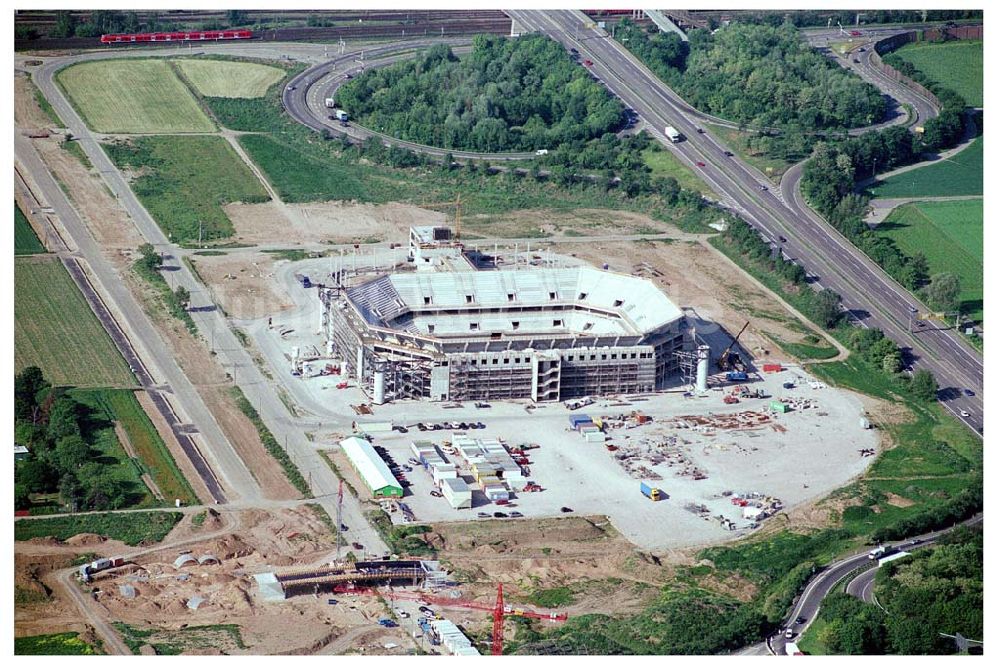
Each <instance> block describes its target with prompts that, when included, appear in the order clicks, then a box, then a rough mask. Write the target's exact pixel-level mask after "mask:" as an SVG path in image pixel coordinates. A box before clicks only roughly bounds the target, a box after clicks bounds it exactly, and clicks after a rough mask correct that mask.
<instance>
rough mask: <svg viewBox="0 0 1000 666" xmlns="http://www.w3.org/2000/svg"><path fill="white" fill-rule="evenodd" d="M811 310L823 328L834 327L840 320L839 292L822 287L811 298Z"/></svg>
mask: <svg viewBox="0 0 1000 666" xmlns="http://www.w3.org/2000/svg"><path fill="white" fill-rule="evenodd" d="M813 312H814V314H815V315H816V318H817V319H819V321H820V323H821V324H822V325H823V326H824V327H825V328H834V327H835V326H836V325H837V322H839V321H840V294H838V293H837V292H835V291H833V290H830V289H823V290H822V291H820V292H819V293H817V294H816V297H815V299H814V300H813Z"/></svg>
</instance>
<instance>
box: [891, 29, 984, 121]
mask: <svg viewBox="0 0 1000 666" xmlns="http://www.w3.org/2000/svg"><path fill="white" fill-rule="evenodd" d="M896 55H898V56H899V57H900V58H902V59H903V60H906V61H907V62H910V63H913V66H914V67H916V68H917V69H919V70H920V71H921V72H923V73H924V74H926V75H927V76H928V77H930V78H931V79H933V80H934V81H936V82H937V83H938V84H939V85H941V86H942V87H944V88H949V89H951V90H954V91H955V92H957V93H958V94H959V95H961V96H962V98H963V99H964V100H965V103H966V104H968V105H969V106H982V105H983V43H982V42H974V41H955V42H946V43H944V44H930V43H927V42H922V43H917V44H907V45H906V46H904V47H903V48H901V49H899V50H898V51H896Z"/></svg>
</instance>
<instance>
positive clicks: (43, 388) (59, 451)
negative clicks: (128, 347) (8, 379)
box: [14, 366, 138, 511]
mask: <svg viewBox="0 0 1000 666" xmlns="http://www.w3.org/2000/svg"><path fill="white" fill-rule="evenodd" d="M106 426H107V424H106V423H105V422H103V420H100V419H99V418H96V415H95V414H94V413H93V410H91V409H90V408H89V407H88V406H86V405H84V404H82V403H80V402H78V401H77V400H75V399H74V398H73V397H72V396H71V395H69V394H67V393H65V392H64V391H63V390H60V389H56V388H53V387H52V385H51V384H50V383H49V382H48V381H47V380H46V379H45V378H44V376H43V375H42V371H41V370H40V369H38V368H37V367H34V366H31V367H28V368H25V369H24V370H23V371H22V372H21V373H19V374H18V375H16V376H15V378H14V441H15V442H16V443H18V444H22V445H24V446H26V447H28V449H29V455H28V458H27V459H25V460H20V461H17V462H16V464H15V467H14V506H15V508H17V509H27V508H29V507H31V505H32V501H31V495H32V494H35V493H58V496H59V501H60V502H61V503H62V504H63V505H64V506H66V507H67V508H69V509H70V510H72V511H88V510H102V509H119V508H122V507H124V506H127V505H129V504H130V503H132V502H133V501H134V497H135V494H136V492H137V491H138V489H137V488H136V487H135V484H134V483H132V482H129V481H124V480H121V479H117V478H115V477H113V476H112V475H111V474H109V470H108V466H107V464H106V463H103V462H101V461H100V459H99V457H98V456H95V455H94V453H95V450H94V449H93V448H92V446H91V443H90V442H91V441H92V438H93V435H94V433H95V432H96V430H98V429H101V428H103V427H106Z"/></svg>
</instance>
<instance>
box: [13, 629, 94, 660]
mask: <svg viewBox="0 0 1000 666" xmlns="http://www.w3.org/2000/svg"><path fill="white" fill-rule="evenodd" d="M14 654H16V655H17V654H36V655H67V654H100V652H99V651H98V650H96V649H95V648H94V646H93V645H91V644H90V643H88V642H86V641H85V640H83V639H82V638H80V634H78V633H76V632H75V631H67V632H66V633H63V634H40V635H38V636H21V637H20V638H15V639H14Z"/></svg>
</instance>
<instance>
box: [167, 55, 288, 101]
mask: <svg viewBox="0 0 1000 666" xmlns="http://www.w3.org/2000/svg"><path fill="white" fill-rule="evenodd" d="M173 62H174V64H176V66H177V67H178V68H179V69H180V71H181V72H182V73H183V74H184V77H185V78H186V79H187V80H188V81H189V82H190V83H191V85H192V86H193V87H194V89H195V91H196V92H197V93H198V94H200V95H204V96H205V97H242V98H252V97H263V96H264V94H265V93H266V92H267V89H268V88H270V87H271V86H272V85H274V84H275V83H277V82H278V81H280V80H281V79H282V78H284V76H285V72H284V70H281V69H279V68H277V67H271V66H269V65H261V64H259V63H253V62H236V61H232V60H216V59H209V58H184V59H180V60H174V61H173Z"/></svg>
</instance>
